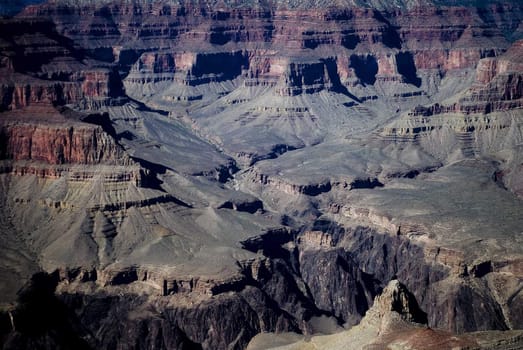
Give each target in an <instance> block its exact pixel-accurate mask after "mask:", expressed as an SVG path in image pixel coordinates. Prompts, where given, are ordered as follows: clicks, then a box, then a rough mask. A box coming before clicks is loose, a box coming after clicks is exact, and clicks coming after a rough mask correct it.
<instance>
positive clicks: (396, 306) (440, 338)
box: [248, 279, 523, 350]
mask: <svg viewBox="0 0 523 350" xmlns="http://www.w3.org/2000/svg"><path fill="white" fill-rule="evenodd" d="M426 316H427V315H426V313H425V312H423V311H422V310H421V309H420V308H419V306H418V304H417V301H416V298H415V297H414V296H413V295H412V294H411V293H410V292H409V291H408V290H407V288H406V287H405V285H403V284H402V283H400V282H399V281H398V280H395V279H394V280H391V281H390V282H389V283H388V284H387V286H386V287H385V288H384V289H383V292H382V293H381V295H379V296H377V297H376V298H375V300H374V305H373V306H372V308H370V309H369V310H368V312H367V314H366V315H365V317H364V318H363V320H362V322H361V323H360V324H359V325H358V326H356V327H353V328H352V329H350V330H348V331H343V332H339V333H337V334H333V335H327V336H316V337H313V338H311V339H301V340H298V341H296V340H295V339H296V338H294V339H293V338H290V341H289V339H285V338H283V337H281V338H282V339H281V340H280V342H281V343H280V344H281V345H282V346H278V341H274V339H273V340H271V339H269V337H274V336H275V335H272V334H270V335H259V336H257V337H256V338H254V340H253V341H252V342H251V343H250V344H249V347H248V349H250V350H257V349H267V348H269V349H345V348H347V347H348V346H350V348H351V349H369V348H370V349H386V348H396V347H399V348H409V349H442V348H443V349H451V348H471V349H517V348H518V347H520V346H521V344H522V341H523V338H522V335H523V334H522V332H521V331H514V332H476V333H467V334H463V335H458V336H456V335H452V334H451V333H448V332H445V331H442V330H434V329H431V328H428V327H426V326H425V322H426ZM276 337H277V336H276ZM297 338H298V339H299V337H297ZM267 345H268V346H267ZM271 345H272V346H271Z"/></svg>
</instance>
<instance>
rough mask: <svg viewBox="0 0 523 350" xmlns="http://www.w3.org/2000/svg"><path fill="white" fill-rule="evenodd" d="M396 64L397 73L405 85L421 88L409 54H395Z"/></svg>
mask: <svg viewBox="0 0 523 350" xmlns="http://www.w3.org/2000/svg"><path fill="white" fill-rule="evenodd" d="M396 63H397V65H398V73H400V74H401V75H402V76H403V78H404V79H405V80H404V81H405V82H406V83H407V84H412V85H414V86H416V87H420V86H421V79H420V78H418V76H417V70H416V65H415V64H414V57H413V56H412V53H410V52H400V53H398V54H396Z"/></svg>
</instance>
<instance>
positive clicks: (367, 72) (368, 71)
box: [349, 55, 378, 85]
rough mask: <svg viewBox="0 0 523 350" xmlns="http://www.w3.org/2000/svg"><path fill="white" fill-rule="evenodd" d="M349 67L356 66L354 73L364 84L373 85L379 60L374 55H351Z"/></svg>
mask: <svg viewBox="0 0 523 350" xmlns="http://www.w3.org/2000/svg"><path fill="white" fill-rule="evenodd" d="M349 67H351V68H354V73H356V76H357V77H358V79H360V81H361V82H362V83H363V84H364V85H365V84H369V85H373V84H374V83H375V82H376V74H377V73H378V62H377V61H376V58H375V57H374V56H371V55H367V56H358V55H351V56H350V64H349Z"/></svg>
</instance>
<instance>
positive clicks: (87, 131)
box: [0, 124, 125, 164]
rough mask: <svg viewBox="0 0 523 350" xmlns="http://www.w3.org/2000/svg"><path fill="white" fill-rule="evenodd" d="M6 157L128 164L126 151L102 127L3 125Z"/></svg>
mask: <svg viewBox="0 0 523 350" xmlns="http://www.w3.org/2000/svg"><path fill="white" fill-rule="evenodd" d="M0 133H1V135H2V136H3V139H2V141H3V142H4V144H3V145H2V147H1V149H2V152H1V154H2V158H3V159H12V160H14V161H19V160H25V161H35V162H39V161H41V162H44V163H47V164H64V163H76V164H99V163H106V164H124V163H125V160H124V159H123V152H122V150H121V148H120V147H119V146H117V145H116V144H115V143H114V141H113V140H112V139H111V138H110V137H108V136H107V135H106V134H105V133H104V132H103V131H102V129H101V128H100V127H92V126H80V125H78V126H76V127H74V126H70V127H63V126H51V125H45V126H42V125H35V124H14V125H13V124H11V125H2V128H1V131H0Z"/></svg>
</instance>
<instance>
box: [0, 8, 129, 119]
mask: <svg viewBox="0 0 523 350" xmlns="http://www.w3.org/2000/svg"><path fill="white" fill-rule="evenodd" d="M0 28H3V29H2V39H3V40H2V52H3V53H4V55H3V56H4V57H3V64H2V65H0V70H1V71H2V76H3V79H2V82H1V96H2V99H1V101H0V103H1V104H0V109H1V110H6V109H17V108H23V107H27V106H28V105H30V104H33V103H48V104H55V105H56V104H58V105H63V104H72V103H79V102H80V101H82V100H101V101H104V100H107V99H108V98H112V97H117V96H119V95H121V93H122V91H121V82H120V78H119V77H118V75H117V73H116V72H115V71H114V70H113V69H112V67H100V66H99V67H92V66H91V65H92V63H93V62H89V61H87V60H86V59H87V57H86V56H85V54H84V53H83V52H82V50H81V49H79V48H78V47H75V46H74V44H73V43H72V41H71V40H70V39H68V38H66V37H63V36H61V35H59V34H58V33H57V32H56V27H55V24H54V23H53V22H51V21H48V20H45V19H39V18H31V19H27V20H22V21H19V20H13V19H2V21H0ZM106 103H107V101H106Z"/></svg>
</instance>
